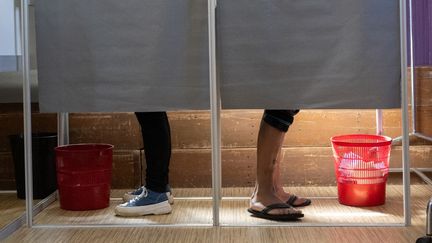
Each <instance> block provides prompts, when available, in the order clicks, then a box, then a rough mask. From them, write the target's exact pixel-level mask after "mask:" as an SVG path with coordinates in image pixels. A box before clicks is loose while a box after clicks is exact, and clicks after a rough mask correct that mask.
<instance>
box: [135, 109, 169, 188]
mask: <svg viewBox="0 0 432 243" xmlns="http://www.w3.org/2000/svg"><path fill="white" fill-rule="evenodd" d="M135 115H136V117H137V119H138V122H139V124H140V126H141V133H142V138H143V143H144V153H145V158H146V163H147V169H146V185H145V186H146V188H148V189H150V190H152V191H156V192H166V191H167V190H168V173H169V162H170V159H171V133H170V125H169V122H168V117H167V114H166V112H135Z"/></svg>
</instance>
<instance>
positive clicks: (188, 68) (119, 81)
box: [22, 0, 411, 227]
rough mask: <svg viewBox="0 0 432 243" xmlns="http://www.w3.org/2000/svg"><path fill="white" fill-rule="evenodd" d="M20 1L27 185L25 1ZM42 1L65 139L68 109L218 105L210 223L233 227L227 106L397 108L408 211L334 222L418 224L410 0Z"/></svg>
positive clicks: (42, 34)
mask: <svg viewBox="0 0 432 243" xmlns="http://www.w3.org/2000/svg"><path fill="white" fill-rule="evenodd" d="M23 2H24V4H23V5H22V15H23V23H22V24H23V28H22V29H23V38H22V40H23V47H24V48H23V67H24V68H23V69H24V70H23V74H24V79H25V82H24V86H23V89H24V117H25V135H26V137H25V145H26V146H25V147H26V148H25V153H26V178H29V179H28V180H27V182H26V188H27V191H26V193H27V195H31V193H32V191H31V188H32V180H31V178H32V176H31V167H32V163H31V146H28V145H29V141H30V144H31V113H30V99H31V98H30V86H29V85H30V75H29V74H30V67H29V54H28V1H27V0H23ZM34 7H35V16H36V43H37V52H38V55H37V63H38V89H39V96H38V99H39V105H40V110H41V112H57V113H58V114H59V115H58V117H59V123H58V124H59V132H58V134H59V145H64V144H67V143H68V126H69V124H68V113H69V112H125V111H126V112H131V111H161V110H164V111H172V110H180V109H196V110H210V112H211V134H212V138H211V141H212V186H213V188H212V192H213V197H212V200H213V211H212V215H213V216H212V225H214V226H219V225H228V226H229V225H230V224H221V223H220V212H219V207H220V201H221V151H220V150H221V148H220V147H221V142H220V140H221V134H220V111H221V109H336V108H337V109H341V108H343V109H367V108H369V109H370V108H372V109H387V108H401V109H402V127H403V129H402V132H401V133H402V142H403V146H402V147H403V170H402V171H403V192H404V196H403V202H404V203H403V212H404V221H403V222H394V223H389V224H382V223H373V224H358V223H355V222H353V223H351V224H336V223H335V224H334V225H337V226H339V225H341V226H342V225H347V226H350V225H351V226H352V225H356V226H371V225H381V226H382V225H390V226H393V225H394V226H407V225H410V222H411V215H410V212H409V208H410V201H409V195H410V191H409V184H410V183H409V159H408V150H409V144H408V120H407V119H408V102H407V70H406V67H407V60H406V59H407V55H406V53H407V50H406V43H407V42H406V38H407V37H406V33H407V29H406V24H407V17H406V2H405V1H403V0H400V1H375V0H345V1H341V0H331V1H328V0H317V1H313V2H310V1H294V0H284V1H277V2H274V1H261V0H252V1H250V0H247V1H246V0H238V1H229V0H218V1H217V3H216V1H215V0H208V2H206V1H198V0H182V1H169V0H160V1H139V0H128V1H126V2H124V1H121V2H119V1H115V0H108V1H103V2H102V1H91V2H83V1H79V0H71V1H56V0H36V1H35V6H34ZM27 198H31V197H28V196H27ZM28 201H30V200H28ZM26 208H27V213H26V216H27V221H26V222H27V225H28V226H29V227H37V226H38V225H33V213H32V212H33V205H32V203H31V202H27V203H26ZM175 225H177V226H179V225H180V226H181V224H174V226H175ZM262 225H265V224H262ZM273 225H274V224H273ZM277 225H279V226H280V225H282V226H324V225H321V224H314V223H301V222H295V223H281V224H277ZM331 225H332V224H330V225H329V224H325V226H331ZM40 226H41V227H42V226H43V225H40ZM95 226H97V225H87V227H95ZM99 226H100V225H99ZM105 226H107V225H105ZM108 226H111V227H112V226H116V225H113V224H109V225H108ZM119 226H121V225H119ZM133 226H145V225H142V224H141V225H140V224H136V225H133ZM152 226H155V225H154V224H153V225H152ZM162 226H166V225H162ZM52 227H56V225H52ZM82 227H85V225H82Z"/></svg>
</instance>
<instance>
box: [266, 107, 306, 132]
mask: <svg viewBox="0 0 432 243" xmlns="http://www.w3.org/2000/svg"><path fill="white" fill-rule="evenodd" d="M299 111H300V110H264V115H263V118H262V119H263V120H264V121H265V122H266V123H267V124H269V125H270V126H272V127H274V128H276V129H278V130H279V131H282V132H287V131H288V128H289V127H290V126H291V124H292V123H293V122H294V116H295V115H296V114H297V113H299Z"/></svg>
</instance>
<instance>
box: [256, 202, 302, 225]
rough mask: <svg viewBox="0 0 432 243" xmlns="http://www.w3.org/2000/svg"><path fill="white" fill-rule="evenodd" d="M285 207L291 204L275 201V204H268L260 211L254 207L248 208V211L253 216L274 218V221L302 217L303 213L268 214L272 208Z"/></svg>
mask: <svg viewBox="0 0 432 243" xmlns="http://www.w3.org/2000/svg"><path fill="white" fill-rule="evenodd" d="M285 208H292V206H291V205H289V204H286V203H275V204H271V205H268V206H267V207H265V208H264V209H263V210H261V211H257V210H255V209H252V208H249V209H248V212H249V213H251V214H252V216H254V217H257V218H263V219H269V220H275V221H293V220H298V219H299V218H303V217H304V214H302V213H289V214H269V212H270V211H271V210H273V209H285Z"/></svg>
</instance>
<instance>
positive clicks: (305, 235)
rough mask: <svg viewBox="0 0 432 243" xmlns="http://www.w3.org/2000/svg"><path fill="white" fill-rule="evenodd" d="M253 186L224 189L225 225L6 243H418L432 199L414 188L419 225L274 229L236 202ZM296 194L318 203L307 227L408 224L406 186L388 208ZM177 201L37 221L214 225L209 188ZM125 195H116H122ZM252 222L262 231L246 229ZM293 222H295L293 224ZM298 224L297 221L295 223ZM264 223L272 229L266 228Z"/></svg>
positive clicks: (20, 238)
mask: <svg viewBox="0 0 432 243" xmlns="http://www.w3.org/2000/svg"><path fill="white" fill-rule="evenodd" d="M250 192H251V188H234V189H233V188H229V189H224V190H223V195H224V197H228V198H224V199H223V200H222V204H221V214H220V217H221V223H222V224H229V225H232V226H224V227H164V228H155V227H131V228H129V227H126V228H124V227H117V228H113V227H108V228H62V227H60V228H59V227H57V228H44V227H43V226H42V227H41V228H33V229H28V228H22V229H20V230H18V231H17V232H15V233H14V234H13V235H11V236H10V237H9V238H7V239H6V242H126V241H127V242H225V243H226V242H333V243H335V242H349V243H352V242H392V243H396V242H415V239H417V238H418V237H420V236H423V235H424V233H425V232H424V228H425V207H426V203H427V201H428V200H429V197H430V195H432V187H431V186H428V185H421V184H419V185H412V186H411V192H412V213H413V226H410V227H271V224H274V222H272V221H267V220H262V219H258V218H254V217H250V215H249V214H248V213H247V212H246V208H247V206H248V200H247V199H246V198H243V199H231V198H229V197H231V196H236V197H237V196H242V197H246V196H248V195H249V194H250ZM294 192H295V193H297V194H301V195H307V196H309V197H311V196H314V197H323V198H320V199H314V200H313V204H312V205H311V206H309V207H306V208H304V209H303V211H304V213H305V218H304V219H303V220H301V221H300V222H298V224H301V223H321V224H324V225H325V224H328V223H395V222H403V218H402V214H403V209H402V187H401V186H399V185H389V186H388V187H387V198H386V204H385V205H383V206H379V207H369V208H357V207H347V206H342V205H340V204H339V203H338V202H337V199H336V188H335V187H297V188H295V190H294ZM174 193H175V196H176V200H175V204H174V205H173V212H172V213H171V214H169V215H163V216H147V217H132V218H123V217H116V216H114V213H113V207H115V205H117V204H118V203H120V201H118V200H115V199H114V200H112V203H111V206H110V207H109V208H106V209H102V210H95V211H85V212H72V211H66V210H62V209H59V205H58V203H57V202H55V203H53V204H52V205H50V206H49V207H48V208H47V209H45V210H43V211H42V212H41V213H40V214H39V215H37V216H36V217H35V224H36V225H39V227H40V225H45V224H49V225H52V224H55V225H60V226H62V225H63V226H64V225H66V224H71V225H75V226H79V225H80V224H81V225H82V224H124V225H127V224H155V223H157V224H172V223H187V224H188V223H190V224H211V217H212V201H211V200H209V199H206V198H201V199H200V198H195V199H192V200H191V199H186V198H184V197H190V196H193V197H203V196H209V195H210V190H209V189H187V190H186V189H177V190H174ZM121 194H122V191H113V193H112V196H113V197H118V196H120V195H121ZM244 224H250V225H254V226H260V225H261V227H250V226H249V227H245V226H243V227H240V226H234V225H244ZM291 224H292V223H291ZM294 224H296V223H294ZM263 225H269V226H268V227H267V226H263Z"/></svg>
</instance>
